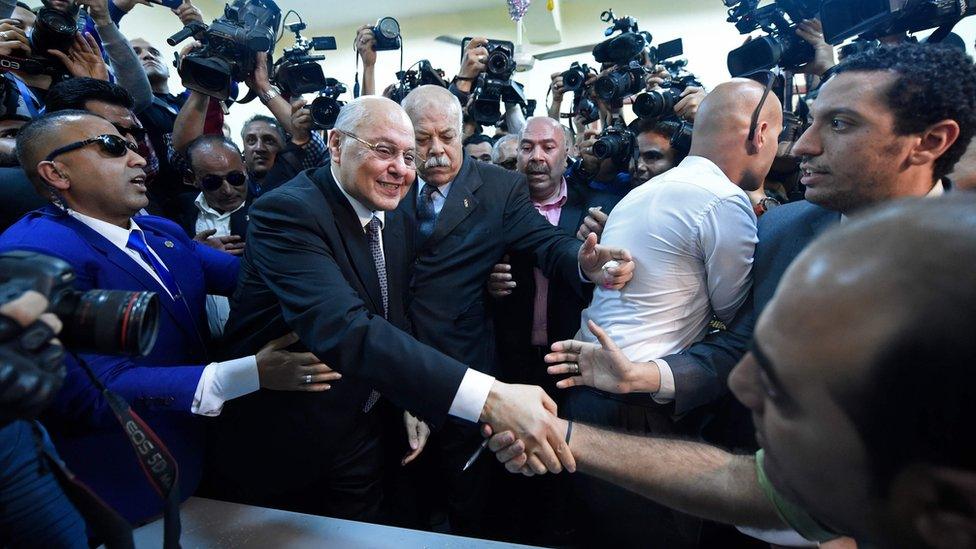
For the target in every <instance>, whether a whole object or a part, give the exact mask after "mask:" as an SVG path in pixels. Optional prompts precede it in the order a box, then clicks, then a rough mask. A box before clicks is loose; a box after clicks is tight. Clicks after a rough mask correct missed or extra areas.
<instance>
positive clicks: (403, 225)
mask: <svg viewBox="0 0 976 549" xmlns="http://www.w3.org/2000/svg"><path fill="white" fill-rule="evenodd" d="M414 147H415V145H414V132H413V128H412V126H411V124H410V120H409V118H407V116H406V114H405V113H404V112H403V110H402V109H401V108H400V107H399V106H398V105H397V104H396V103H394V102H393V101H390V100H389V99H386V98H382V97H375V96H365V97H361V98H359V99H357V100H355V101H351V102H350V103H349V104H347V105H346V106H345V107H343V109H342V111H341V112H340V114H339V117H338V119H337V120H336V125H335V130H333V132H332V134H331V136H330V141H329V148H330V152H331V159H332V164H331V165H330V166H329V167H328V168H321V169H318V170H315V171H306V172H303V173H302V174H301V175H300V176H299V177H297V178H296V179H294V180H292V181H291V182H289V183H287V184H285V185H283V186H281V187H279V188H278V189H276V190H274V191H272V192H270V193H268V194H267V195H266V196H262V197H261V198H260V199H258V200H257V201H256V202H255V203H254V205H253V206H252V208H251V213H250V215H251V220H250V225H249V228H248V231H249V234H248V244H247V248H246V249H245V252H244V260H243V264H242V270H243V272H242V275H241V281H240V285H239V288H238V290H237V291H236V292H235V295H234V298H233V299H232V303H231V318H230V321H229V322H228V324H227V330H226V334H225V340H226V347H225V348H226V350H227V352H229V353H231V354H236V353H241V352H247V350H248V349H253V348H254V347H255V345H257V343H258V341H260V339H262V338H265V337H279V336H281V335H282V334H286V333H288V332H289V331H292V330H294V331H295V332H296V333H297V334H298V336H299V337H300V339H301V342H302V345H303V346H304V347H306V348H308V349H309V350H310V351H312V352H313V353H314V354H315V356H318V357H320V358H322V359H323V360H324V361H326V362H327V363H328V364H329V365H330V366H332V367H333V368H335V369H336V370H338V371H339V372H341V373H342V375H343V379H342V381H341V382H339V383H337V384H335V386H334V387H333V388H332V389H331V390H330V391H328V392H326V393H322V394H318V395H299V396H298V398H295V395H282V394H278V393H273V392H268V391H261V392H259V393H257V394H255V395H253V396H250V397H246V398H244V399H241V400H239V401H238V402H234V403H232V404H231V405H230V406H228V407H227V410H226V411H225V414H226V415H225V416H224V417H222V418H221V422H220V425H219V427H218V429H217V430H216V432H215V433H214V441H215V448H214V450H215V451H214V452H213V454H212V458H213V461H212V463H211V467H210V468H209V469H208V471H209V474H210V475H211V478H212V480H213V483H212V487H213V490H214V491H215V492H218V493H220V494H222V495H223V496H224V497H231V498H235V499H237V500H241V501H249V502H260V503H263V504H266V505H283V506H287V507H289V508H301V509H304V510H306V511H310V512H318V513H327V514H331V515H336V516H344V517H355V518H360V519H376V518H377V516H378V503H379V499H380V495H381V494H380V488H379V478H380V460H381V452H380V448H379V445H378V438H379V437H380V434H381V429H380V419H379V418H378V417H377V412H378V410H377V407H376V406H375V405H376V403H377V400H378V398H379V397H380V395H382V396H384V397H386V398H387V399H389V400H390V401H391V402H392V403H393V404H395V405H396V406H398V407H399V408H402V409H404V410H407V411H409V412H410V413H411V415H412V416H415V417H417V418H420V419H422V420H424V421H425V422H427V423H429V424H431V425H439V424H443V423H444V420H445V419H446V418H447V417H448V416H449V415H450V416H454V417H458V418H460V419H462V420H466V421H468V422H472V423H473V422H477V421H479V420H480V421H484V422H486V423H489V424H492V425H494V424H499V425H511V426H513V427H514V428H515V429H517V430H519V431H521V432H524V433H526V435H527V436H528V437H529V439H530V442H529V446H530V448H531V449H530V453H532V454H534V457H533V466H534V467H536V469H537V470H538V471H540V472H541V471H544V470H547V469H548V470H560V469H561V468H562V466H561V465H560V460H559V458H558V457H557V454H558V455H559V456H561V455H562V449H563V446H564V442H563V438H562V437H564V436H565V433H556V432H554V431H550V430H548V428H547V425H548V422H549V421H553V420H554V418H553V415H552V412H553V411H555V404H554V403H553V402H552V401H551V400H550V399H549V398H548V397H547V396H546V395H545V393H544V392H543V391H542V390H541V389H539V388H537V387H525V386H514V385H508V384H505V383H501V382H498V381H495V380H494V378H492V377H491V376H489V375H486V374H483V373H480V372H477V371H475V370H473V369H470V368H468V367H467V366H465V365H464V364H462V363H461V362H459V361H457V360H455V359H452V358H450V357H448V356H446V355H444V354H442V353H440V352H438V351H436V350H434V349H431V348H429V347H427V346H425V345H423V344H422V343H419V342H418V341H417V340H415V339H414V338H412V337H411V336H410V335H408V332H407V330H408V328H409V320H408V317H407V309H406V305H405V301H406V299H407V296H406V293H407V289H408V288H409V277H410V271H409V265H410V262H411V258H412V250H413V238H414V233H413V229H412V228H411V226H410V225H409V224H408V223H407V220H406V219H405V216H404V215H402V213H401V212H398V211H395V210H396V207H397V205H398V204H399V203H400V200H401V198H403V197H404V195H406V194H407V192H408V190H409V188H410V186H411V184H412V183H413V180H414V177H415V176H414V167H415V165H414V158H415V153H414ZM587 252H589V254H590V255H586V254H585V253H584V254H582V255H581V261H582V264H583V265H582V266H583V271H584V272H585V273H590V274H591V275H592V276H597V275H598V273H599V272H600V267H599V265H602V264H603V263H602V262H605V261H607V260H609V259H610V255H609V254H608V253H607V252H606V251H604V250H602V249H599V248H598V249H595V250H589V249H587ZM622 270H623V271H624V272H622V273H620V280H617V281H616V282H618V283H621V284H622V283H623V282H625V281H626V277H627V273H628V271H627V270H626V269H622ZM610 282H614V281H613V280H611V281H610ZM444 291H445V292H451V291H452V289H451V288H444ZM311 381H315V379H314V378H312V379H311ZM404 422H405V423H407V426H408V428H410V429H414V430H419V429H418V427H416V420H413V421H411V419H410V417H408V416H404ZM470 450H473V448H471V449H469V451H470ZM411 455H412V454H411ZM567 467H570V468H571V467H572V464H571V463H569V464H567Z"/></svg>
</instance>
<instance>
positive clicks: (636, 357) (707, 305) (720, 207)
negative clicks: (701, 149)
mask: <svg viewBox="0 0 976 549" xmlns="http://www.w3.org/2000/svg"><path fill="white" fill-rule="evenodd" d="M756 242H757V238H756V214H755V213H754V212H753V209H752V205H751V203H750V202H749V197H748V196H746V193H745V192H744V191H743V190H742V189H740V188H739V187H738V186H736V185H735V184H734V183H732V181H730V180H729V178H728V177H727V176H726V175H725V174H724V173H723V172H722V171H721V170H720V169H719V168H718V166H716V165H715V164H714V163H713V162H711V161H710V160H707V159H705V158H702V157H697V156H689V157H687V158H686V159H685V160H684V161H682V162H681V164H680V165H678V166H677V167H675V168H674V169H672V170H670V171H668V172H665V173H664V174H662V175H660V176H658V177H655V178H654V179H651V180H650V181H648V182H647V183H645V184H644V185H641V186H640V187H637V188H636V189H634V190H632V191H630V193H628V194H627V196H625V197H624V198H623V200H621V201H620V203H619V204H617V206H616V207H614V209H613V212H611V214H610V218H609V219H608V220H607V225H606V228H605V229H604V231H603V236H602V237H601V244H603V245H606V246H615V247H621V248H626V249H627V250H629V251H630V253H631V254H632V255H633V257H634V262H635V263H636V270H635V272H634V278H633V279H632V280H631V281H630V282H629V283H628V284H627V286H625V287H624V288H623V289H622V290H619V291H618V290H608V289H606V288H603V287H597V288H596V289H595V290H594V292H593V300H592V301H591V302H590V306H589V307H588V308H586V309H585V310H584V311H583V314H582V326H581V329H580V332H579V334H577V339H582V340H583V341H589V342H596V337H595V336H594V335H593V334H592V333H591V332H590V330H589V328H587V325H586V323H587V320H593V321H595V322H596V323H597V325H599V326H600V327H601V328H603V329H604V330H606V332H607V333H608V334H609V335H610V337H612V338H613V340H614V341H615V342H616V343H617V345H619V346H620V349H621V350H622V351H623V353H624V354H625V355H626V356H627V358H629V359H630V360H632V361H636V362H648V361H651V360H654V361H655V362H656V363H657V365H658V368H659V370H660V374H661V388H660V390H659V391H657V393H655V394H654V399H655V400H656V401H658V402H661V403H664V402H668V401H671V400H673V399H674V392H675V389H674V375H673V374H672V372H671V368H670V366H669V365H668V364H667V362H665V361H663V360H661V359H660V357H662V356H667V355H670V354H673V353H677V352H679V351H682V350H684V349H686V348H688V347H689V346H690V345H691V344H692V343H695V342H696V341H699V340H700V339H702V338H703V337H704V336H705V333H706V331H707V329H708V323H709V320H710V319H711V317H712V314H713V313H714V314H715V316H717V317H718V318H719V319H720V320H722V321H724V322H728V321H730V320H732V317H733V316H734V315H735V312H736V311H737V310H738V309H739V306H740V305H742V303H743V302H744V301H745V299H746V296H747V295H748V293H749V289H750V287H751V284H752V260H753V253H754V251H755V247H756Z"/></svg>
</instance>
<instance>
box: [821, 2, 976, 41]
mask: <svg viewBox="0 0 976 549" xmlns="http://www.w3.org/2000/svg"><path fill="white" fill-rule="evenodd" d="M974 13H976V3H973V2H962V1H960V0H886V1H884V2H880V1H878V0H824V2H823V6H821V11H820V21H821V22H822V23H823V31H824V40H826V41H827V43H828V44H839V43H840V42H843V41H844V40H846V39H848V38H850V37H852V36H858V37H860V38H861V39H868V40H870V39H876V38H881V37H884V36H887V35H891V34H899V33H904V32H916V31H921V30H925V29H931V28H935V27H945V28H946V30H945V32H946V33H948V31H949V30H951V28H952V27H953V26H954V25H955V24H956V23H957V22H958V21H959V20H960V19H962V18H963V17H966V16H969V15H972V14H974ZM930 41H933V42H937V41H939V40H930Z"/></svg>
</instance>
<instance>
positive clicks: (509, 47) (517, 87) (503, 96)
mask: <svg viewBox="0 0 976 549" xmlns="http://www.w3.org/2000/svg"><path fill="white" fill-rule="evenodd" d="M470 41H471V37H466V38H465V39H464V40H463V41H462V42H461V52H462V53H461V56H462V61H463V57H464V51H465V49H466V48H467V45H468V42H470ZM485 49H487V50H488V58H487V60H486V61H485V66H486V68H485V72H484V73H482V74H481V75H479V76H478V79H477V81H476V82H475V84H474V87H473V89H472V92H471V99H472V101H471V106H470V107H469V108H468V112H469V114H470V115H471V117H472V118H474V119H475V121H477V122H478V123H479V124H482V125H486V126H493V125H495V124H496V123H498V121H499V120H500V119H501V118H502V112H501V107H500V103H502V102H504V103H518V104H519V105H520V106H522V108H525V107H527V105H528V102H527V101H526V99H525V91H524V88H523V86H522V84H519V83H518V82H516V81H514V80H512V75H513V74H515V66H516V63H515V45H514V44H512V43H511V42H509V41H507V40H489V41H488V44H487V45H486V46H485Z"/></svg>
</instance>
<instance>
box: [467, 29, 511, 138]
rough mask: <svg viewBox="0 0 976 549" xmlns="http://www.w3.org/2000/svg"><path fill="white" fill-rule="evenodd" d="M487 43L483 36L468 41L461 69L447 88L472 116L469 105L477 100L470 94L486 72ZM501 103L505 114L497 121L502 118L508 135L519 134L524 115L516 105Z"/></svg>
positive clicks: (509, 102) (507, 102)
mask: <svg viewBox="0 0 976 549" xmlns="http://www.w3.org/2000/svg"><path fill="white" fill-rule="evenodd" d="M489 42H490V41H489V40H488V39H487V38H485V37H483V36H479V37H475V38H472V39H471V40H470V41H468V43H467V44H466V45H465V47H464V51H463V52H462V58H461V68H460V69H459V70H458V73H457V76H455V77H454V80H453V81H451V85H450V87H449V88H448V89H450V90H451V93H453V94H454V95H455V96H456V97H457V98H458V101H460V102H461V106H462V107H464V109H465V112H467V113H469V114H473V113H471V111H470V107H471V103H472V102H473V101H474V100H476V99H477V98H476V97H473V96H472V93H473V92H475V91H476V90H475V84H476V83H477V81H478V78H479V77H481V76H482V75H484V74H485V73H486V71H488V65H487V64H486V63H487V61H488V55H489V54H488V47H487V46H488V45H489ZM511 65H512V68H513V69H514V67H515V61H514V60H512V61H511ZM503 102H504V103H505V113H504V115H503V117H499V120H501V118H504V122H505V126H506V130H507V131H508V133H513V134H518V133H520V132H521V131H522V128H524V127H525V113H523V112H522V109H521V108H520V106H519V104H518V103H514V102H512V101H507V100H506V101H503ZM479 123H481V122H479ZM476 133H477V132H476Z"/></svg>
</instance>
